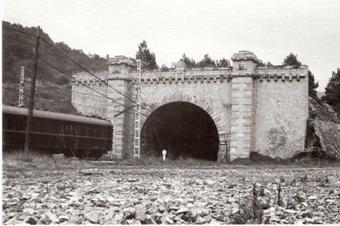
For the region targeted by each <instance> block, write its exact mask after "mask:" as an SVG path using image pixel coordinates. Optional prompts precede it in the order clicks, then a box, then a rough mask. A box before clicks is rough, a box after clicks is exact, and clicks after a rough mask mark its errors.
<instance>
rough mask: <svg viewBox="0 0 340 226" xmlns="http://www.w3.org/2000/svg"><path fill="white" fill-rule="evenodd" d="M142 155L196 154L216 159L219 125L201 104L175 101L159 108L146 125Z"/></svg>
mask: <svg viewBox="0 0 340 226" xmlns="http://www.w3.org/2000/svg"><path fill="white" fill-rule="evenodd" d="M141 144H142V150H141V154H142V157H161V156H162V150H163V149H166V150H167V158H168V159H172V160H175V159H178V158H196V159H203V160H210V161H216V160H217V155H218V147H219V139H218V132H217V128H216V125H215V123H214V121H213V119H212V118H211V117H210V115H209V114H208V113H207V112H206V111H205V110H203V109H202V108H200V107H198V106H196V105H194V104H191V103H188V102H172V103H169V104H165V105H163V106H161V107H159V108H158V109H156V110H155V111H154V112H153V113H152V114H151V115H150V116H149V117H148V118H147V119H146V122H145V123H144V125H143V128H142V133H141Z"/></svg>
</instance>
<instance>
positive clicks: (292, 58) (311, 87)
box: [282, 53, 319, 99]
mask: <svg viewBox="0 0 340 226" xmlns="http://www.w3.org/2000/svg"><path fill="white" fill-rule="evenodd" d="M282 65H284V66H287V65H289V66H293V67H294V68H299V67H300V66H301V65H302V64H301V62H300V61H299V60H298V59H297V55H294V54H293V53H290V54H289V55H288V56H287V57H286V58H285V59H284V60H283V63H282ZM318 87H319V83H318V82H315V78H314V75H313V74H312V72H311V71H309V70H308V94H309V96H310V97H313V98H314V99H318V96H317V92H316V88H318Z"/></svg>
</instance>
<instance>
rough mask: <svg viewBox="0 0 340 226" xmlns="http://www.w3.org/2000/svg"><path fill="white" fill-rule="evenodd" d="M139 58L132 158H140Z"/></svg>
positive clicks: (138, 61)
mask: <svg viewBox="0 0 340 226" xmlns="http://www.w3.org/2000/svg"><path fill="white" fill-rule="evenodd" d="M141 64H142V63H141V60H140V59H137V84H136V102H137V104H136V111H135V125H134V127H135V131H134V139H133V158H140V119H141V112H140V110H141V107H140V105H141V103H140V101H141V100H140V99H141V98H140V83H141V67H142V66H141Z"/></svg>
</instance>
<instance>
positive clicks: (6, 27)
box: [4, 26, 218, 138]
mask: <svg viewBox="0 0 340 226" xmlns="http://www.w3.org/2000/svg"><path fill="white" fill-rule="evenodd" d="M4 28H5V29H10V30H13V31H16V32H19V33H22V34H25V35H28V36H31V37H36V35H35V34H31V33H28V32H24V31H20V30H17V29H14V28H11V27H8V26H4ZM40 39H41V40H42V41H44V43H46V44H47V45H48V46H50V47H51V48H52V49H54V50H55V51H56V52H57V53H59V54H60V55H62V56H63V57H65V58H67V59H68V60H70V61H71V62H72V63H74V64H76V65H77V66H78V67H80V68H81V69H82V70H84V71H86V72H87V73H89V74H90V75H91V76H93V77H95V78H96V79H98V80H99V81H101V82H102V83H104V84H105V85H106V86H107V87H109V88H110V89H112V90H114V91H115V92H117V93H118V94H120V95H122V96H123V97H125V98H126V99H128V100H129V101H131V102H133V103H135V104H136V101H134V100H133V99H132V98H130V97H129V96H127V95H125V94H124V93H122V92H120V91H119V90H117V89H115V88H113V87H112V86H111V85H109V84H108V83H107V82H106V81H105V80H103V79H102V78H100V77H98V76H97V75H96V74H94V73H93V72H91V71H90V70H88V69H87V68H86V67H84V66H83V65H81V64H80V63H78V62H77V61H75V60H74V59H72V58H71V57H69V56H67V55H66V54H65V53H63V52H62V51H61V50H59V49H57V48H56V47H55V46H54V45H53V44H52V43H50V41H48V40H46V39H45V38H43V37H40ZM39 60H40V61H42V62H43V63H45V64H47V65H49V66H50V67H52V68H54V69H55V70H57V71H59V72H60V73H62V74H63V75H66V76H67V78H69V77H68V76H69V75H67V74H66V73H64V72H63V71H61V70H60V69H59V68H57V67H55V66H54V65H52V64H49V63H48V62H46V61H45V60H43V59H41V58H39ZM81 84H82V85H83V86H84V87H87V88H89V89H91V90H92V91H94V92H95V93H97V94H99V95H100V96H102V97H104V98H107V99H110V100H112V101H114V102H115V103H117V104H119V105H122V106H124V107H126V108H127V109H131V106H127V105H125V104H122V103H119V102H117V101H116V100H114V99H112V98H110V97H108V96H106V95H105V94H102V93H100V92H98V91H97V90H95V89H92V87H90V86H87V85H86V84H83V83H81ZM59 89H61V88H59ZM72 92H76V91H72ZM142 108H143V107H142ZM144 109H145V110H147V111H149V112H150V113H152V112H153V111H152V110H151V109H147V108H144ZM141 114H142V115H143V116H145V117H148V116H149V115H146V114H144V113H141ZM154 117H155V118H157V119H158V120H157V121H158V122H161V123H162V124H165V125H168V126H170V127H173V128H177V129H181V130H186V131H187V132H190V133H192V134H194V133H193V132H192V131H189V130H187V129H185V128H183V127H178V126H172V125H170V124H169V123H167V122H165V120H162V119H160V118H159V117H157V116H154ZM207 136H209V137H214V138H218V137H216V136H213V135H207ZM207 136H205V137H207Z"/></svg>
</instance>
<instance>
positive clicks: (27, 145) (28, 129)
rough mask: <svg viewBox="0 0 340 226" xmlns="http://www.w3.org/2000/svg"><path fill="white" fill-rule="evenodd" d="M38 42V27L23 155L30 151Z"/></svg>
mask: <svg viewBox="0 0 340 226" xmlns="http://www.w3.org/2000/svg"><path fill="white" fill-rule="evenodd" d="M39 42H40V26H38V30H37V42H36V45H35V48H33V53H34V68H33V69H34V70H33V77H32V79H31V92H30V101H29V107H28V115H27V124H26V136H25V150H24V152H25V153H28V151H29V149H30V138H31V130H32V128H31V127H32V119H33V108H34V95H35V83H36V80H37V70H38V55H39Z"/></svg>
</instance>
